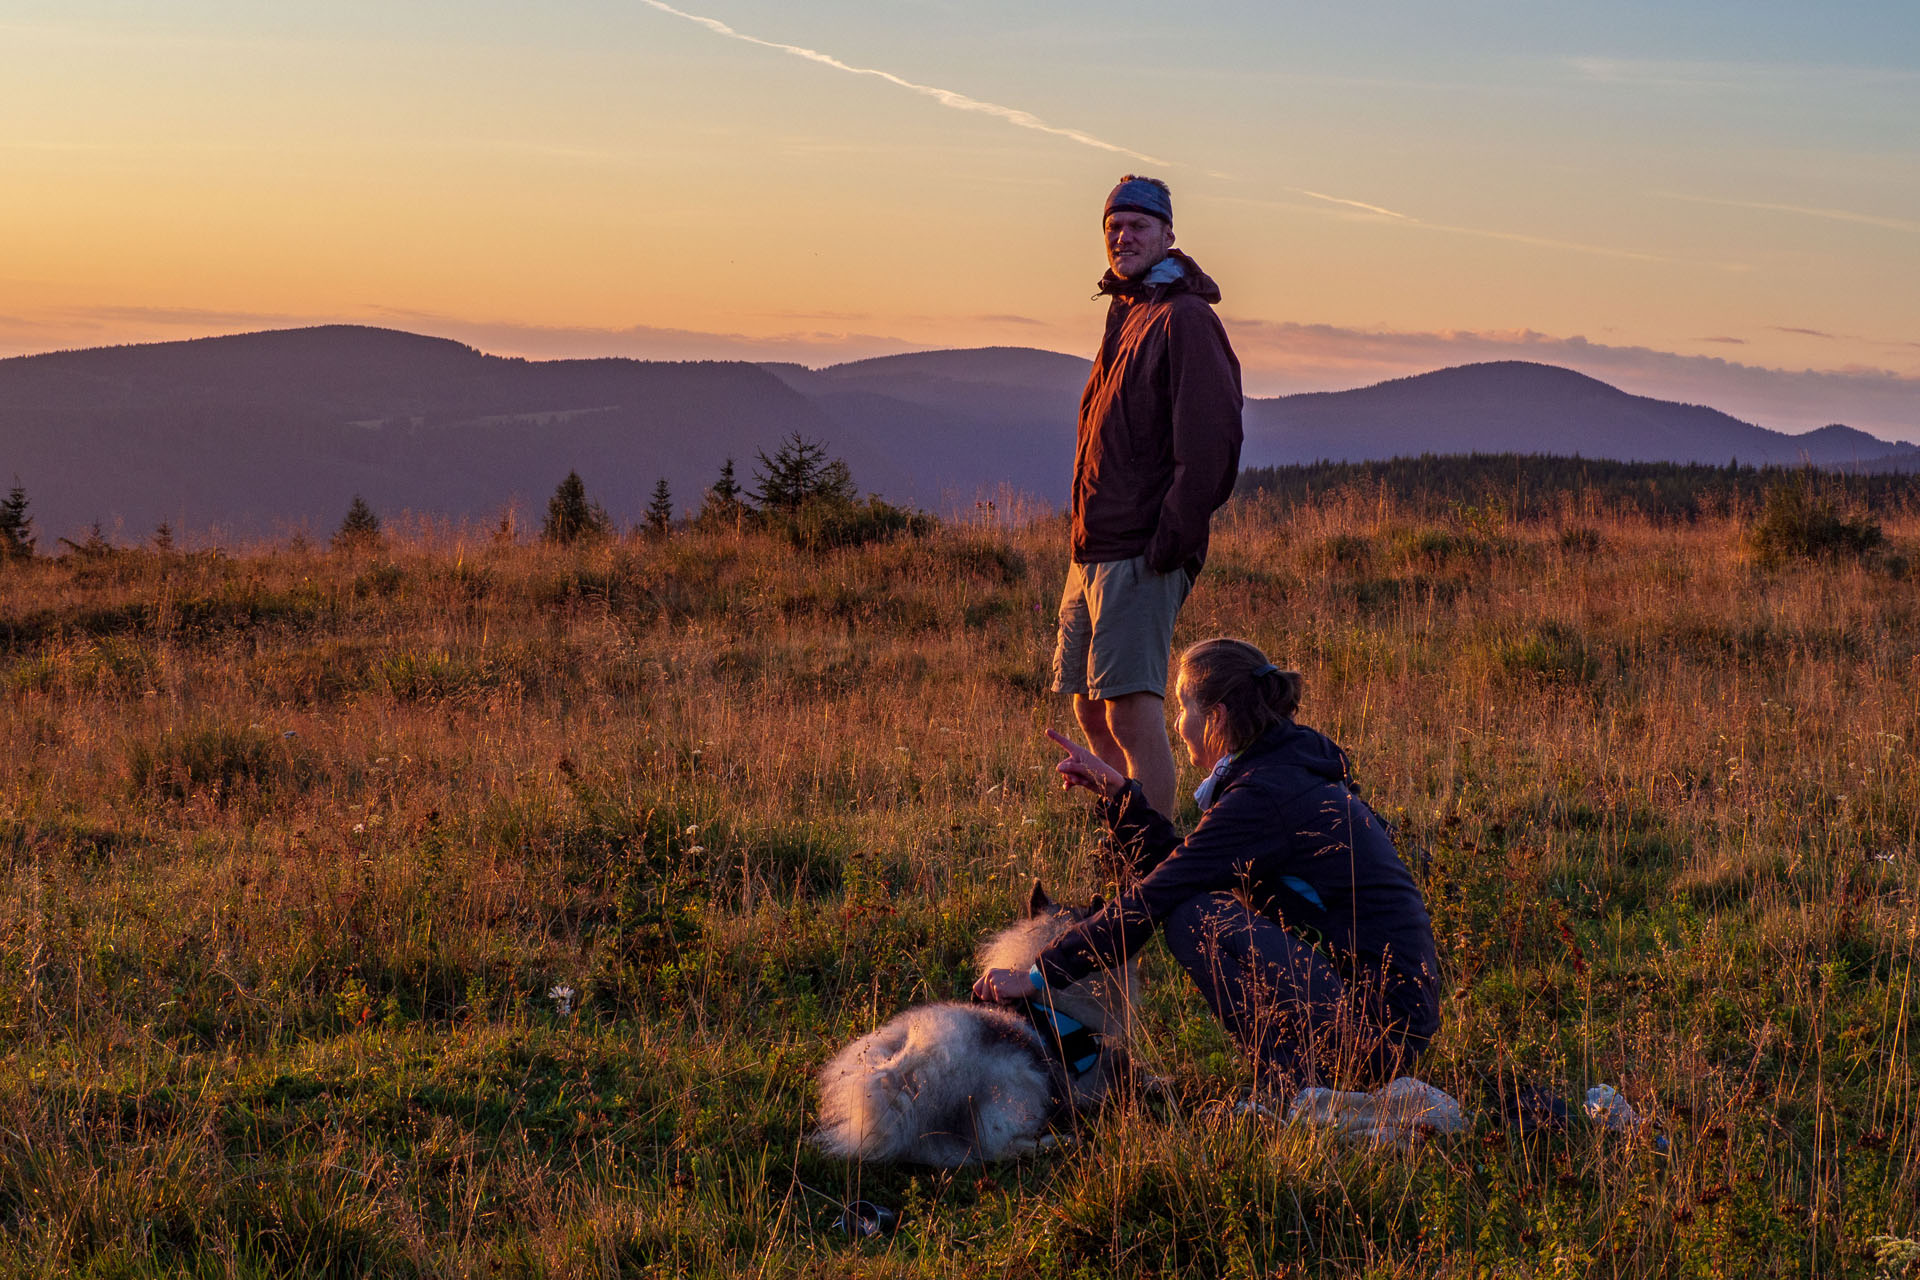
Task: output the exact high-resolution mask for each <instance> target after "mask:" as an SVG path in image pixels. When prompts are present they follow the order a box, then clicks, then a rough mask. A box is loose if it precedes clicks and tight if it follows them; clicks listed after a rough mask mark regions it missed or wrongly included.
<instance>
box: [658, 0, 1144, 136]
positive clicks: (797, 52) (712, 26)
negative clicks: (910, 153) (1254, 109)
mask: <svg viewBox="0 0 1920 1280" xmlns="http://www.w3.org/2000/svg"><path fill="white" fill-rule="evenodd" d="M640 2H641V3H642V4H644V5H647V6H648V7H650V8H654V9H658V10H659V11H660V12H662V13H670V14H672V15H673V16H674V17H676V18H682V19H685V20H686V21H688V22H692V23H697V24H698V25H700V26H703V27H705V28H706V29H707V30H709V31H711V32H713V33H714V34H715V35H722V36H726V37H727V38H728V39H729V40H739V41H742V42H743V43H746V44H753V45H759V46H760V47H761V48H763V49H773V50H776V51H778V52H780V53H786V54H791V55H792V56H794V57H796V58H805V59H806V60H807V61H809V62H817V63H819V64H820V65H821V66H823V67H832V68H833V69H834V70H835V71H845V72H847V73H848V74H849V75H856V76H872V77H873V78H874V79H876V80H884V81H886V82H887V83H888V84H891V85H897V86H899V87H900V88H902V89H908V90H911V91H912V92H914V93H918V94H921V95H923V96H925V97H928V98H932V99H933V100H934V101H935V102H938V103H939V104H940V105H941V106H943V107H951V108H953V109H954V110H955V111H974V112H978V113H980V114H982V115H988V116H992V117H994V118H995V119H998V120H1004V121H1006V122H1007V123H1008V124H1010V125H1014V126H1017V127H1018V128H1021V129H1031V130H1033V131H1034V132H1035V133H1045V134H1050V135H1052V136H1053V137H1056V138H1065V139H1067V140H1068V141H1069V142H1077V143H1079V144H1080V145H1081V146H1083V147H1094V148H1097V149H1098V150H1101V151H1110V152H1112V153H1113V154H1115V155H1122V156H1131V157H1133V158H1134V159H1135V160H1140V161H1143V162H1145V163H1147V164H1165V163H1167V162H1166V161H1164V160H1159V159H1156V158H1155V157H1153V156H1150V155H1147V154H1145V153H1143V152H1139V151H1135V150H1133V149H1131V148H1129V147H1123V146H1120V145H1118V144H1117V143H1112V142H1107V141H1104V140H1102V139H1100V138H1096V137H1094V136H1093V135H1092V134H1090V133H1082V132H1081V131H1080V130H1078V129H1066V128H1062V127H1060V126H1059V125H1051V124H1048V123H1047V122H1046V121H1044V120H1042V119H1041V118H1040V117H1038V116H1036V115H1034V114H1033V113H1032V112H1030V111H1022V110H1020V109H1019V108H1018V107H1006V106H1001V105H1000V104H999V103H997V102H983V101H981V100H980V99H979V98H970V97H968V96H967V95H966V94H964V93H956V92H954V91H953V90H952V89H942V88H939V87H937V86H935V85H930V84H919V83H917V82H915V81H912V80H906V79H903V78H901V77H900V76H897V75H894V74H893V73H892V72H891V71H881V70H879V69H878V68H876V67H856V66H853V65H852V64H851V63H846V62H842V61H840V59H838V58H836V57H834V56H832V55H831V54H826V53H821V52H820V51H819V50H817V49H807V48H803V47H802V46H800V45H797V44H781V43H780V42H779V41H777V40H762V39H761V38H760V37H759V36H750V35H748V34H747V33H746V32H744V31H736V30H734V29H733V28H732V27H730V26H728V25H727V24H726V23H724V22H722V21H720V20H719V19H718V18H703V17H701V16H700V15H699V14H697V13H688V12H687V11H686V10H684V9H676V8H674V7H673V6H672V5H670V4H665V3H662V0H640Z"/></svg>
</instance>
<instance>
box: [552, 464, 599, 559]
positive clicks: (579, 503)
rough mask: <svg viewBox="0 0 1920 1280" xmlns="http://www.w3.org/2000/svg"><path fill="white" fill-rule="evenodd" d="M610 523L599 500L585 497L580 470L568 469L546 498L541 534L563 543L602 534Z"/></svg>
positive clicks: (596, 536)
mask: <svg viewBox="0 0 1920 1280" xmlns="http://www.w3.org/2000/svg"><path fill="white" fill-rule="evenodd" d="M611 523H612V522H611V521H609V520H608V519H607V513H606V511H605V509H604V508H602V507H601V506H600V504H599V503H597V502H589V501H587V486H586V485H585V484H584V483H582V482H581V480H580V473H579V472H577V471H569V472H567V478H566V479H565V480H562V481H561V482H560V487H559V488H557V489H555V490H554V491H553V497H552V498H550V499H548V501H547V520H546V523H545V524H544V525H543V526H541V529H540V536H541V537H542V538H545V539H546V540H547V541H548V542H557V543H559V544H561V545H562V546H565V545H566V544H568V543H571V542H578V541H579V540H580V539H582V538H598V537H603V536H605V534H606V532H607V530H608V529H609V528H610V527H611Z"/></svg>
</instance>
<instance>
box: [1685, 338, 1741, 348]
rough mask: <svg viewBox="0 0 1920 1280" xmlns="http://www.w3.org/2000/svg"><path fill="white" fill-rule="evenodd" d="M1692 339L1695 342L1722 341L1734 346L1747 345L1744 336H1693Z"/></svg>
mask: <svg viewBox="0 0 1920 1280" xmlns="http://www.w3.org/2000/svg"><path fill="white" fill-rule="evenodd" d="M1694 341H1695V342H1724V343H1726V344H1727V345H1729V346H1734V347H1744V346H1746V345H1747V340H1746V339H1745V338H1695V339H1694Z"/></svg>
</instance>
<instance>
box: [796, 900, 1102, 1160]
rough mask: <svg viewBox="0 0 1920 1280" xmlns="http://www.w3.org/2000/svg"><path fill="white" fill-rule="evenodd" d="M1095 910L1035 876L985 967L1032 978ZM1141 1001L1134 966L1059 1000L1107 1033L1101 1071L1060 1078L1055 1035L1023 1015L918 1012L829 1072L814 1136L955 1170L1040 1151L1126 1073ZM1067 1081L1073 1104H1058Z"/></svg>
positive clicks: (981, 957) (989, 948)
mask: <svg viewBox="0 0 1920 1280" xmlns="http://www.w3.org/2000/svg"><path fill="white" fill-rule="evenodd" d="M1095 905H1096V906H1097V905H1098V904H1097V903H1096V904H1095ZM1092 910H1094V908H1093V907H1087V908H1082V909H1078V910H1072V909H1068V908H1065V907H1060V906H1056V905H1054V904H1053V903H1052V902H1050V901H1049V900H1048V899H1047V895H1046V890H1045V889H1043V888H1041V886H1040V882H1039V881H1037V880H1036V881H1035V882H1034V885H1033V893H1032V894H1031V896H1030V897H1029V898H1028V901H1027V914H1026V918H1025V919H1023V920H1021V921H1020V922H1019V923H1017V924H1015V925H1013V926H1012V927H1011V928H1009V929H1006V930H1004V931H1003V932H1001V933H999V934H997V935H995V936H994V937H993V938H990V939H988V941H987V942H986V943H985V944H984V945H982V946H981V948H980V950H979V952H978V954H977V956H976V959H977V960H978V962H979V965H980V971H981V972H982V973H984V972H986V971H987V970H989V969H1012V970H1015V971H1016V972H1025V971H1026V970H1027V969H1029V968H1031V967H1032V965H1033V962H1034V960H1035V959H1036V958H1037V957H1038V956H1039V955H1040V953H1041V952H1042V951H1044V950H1046V949H1047V947H1048V946H1049V945H1051V944H1052V943H1053V942H1054V941H1055V940H1056V939H1057V938H1059V937H1060V936H1061V935H1062V934H1064V933H1066V932H1067V931H1068V930H1069V929H1071V928H1073V926H1074V925H1076V924H1078V923H1079V922H1080V921H1081V920H1084V919H1085V918H1086V917H1087V916H1088V914H1090V913H1091V912H1092ZM1134 994H1135V976H1134V966H1133V965H1132V964H1129V965H1128V966H1127V968H1126V971H1125V972H1124V974H1120V975H1101V974H1095V975H1094V976H1092V977H1089V978H1087V979H1085V980H1083V981H1081V982H1079V983H1076V984H1075V985H1074V986H1072V987H1069V988H1067V989H1066V990H1064V991H1055V992H1052V993H1051V998H1052V1001H1053V1007H1054V1008H1055V1009H1056V1010H1058V1011H1059V1012H1060V1013H1063V1014H1065V1015H1066V1016H1068V1017H1069V1018H1072V1019H1073V1020H1074V1021H1076V1022H1079V1023H1081V1024H1082V1025H1084V1026H1086V1027H1087V1028H1088V1029H1090V1030H1091V1031H1093V1033H1094V1034H1095V1036H1096V1037H1097V1038H1098V1043H1099V1053H1098V1057H1097V1059H1096V1061H1095V1063H1094V1065H1093V1066H1092V1068H1090V1069H1089V1070H1088V1071H1087V1072H1086V1073H1085V1074H1083V1075H1081V1076H1078V1077H1073V1076H1071V1075H1070V1074H1067V1073H1064V1072H1061V1070H1060V1067H1059V1064H1057V1063H1055V1062H1053V1061H1052V1057H1051V1055H1052V1054H1053V1052H1054V1045H1053V1044H1051V1043H1049V1038H1048V1037H1045V1036H1043V1035H1041V1033H1040V1032H1038V1031H1036V1030H1035V1029H1034V1027H1033V1025H1032V1024H1031V1023H1029V1022H1028V1021H1027V1020H1026V1019H1025V1018H1023V1017H1021V1016H1020V1015H1019V1014H1018V1013H1016V1012H1012V1011H1010V1010H1008V1009H1005V1008H1002V1007H1000V1006H997V1005H984V1004H959V1003H949V1004H934V1005H924V1006H922V1007H920V1008H917V1009H909V1010H907V1011H906V1012H905V1013H902V1014H900V1015H899V1016H898V1017H895V1018H894V1019H893V1020H892V1021H891V1022H888V1023H887V1024H886V1025H885V1026H883V1027H881V1028H879V1029H878V1030H876V1031H873V1032H870V1033H869V1034H867V1035H864V1036H862V1037H861V1038H860V1039H858V1040H856V1041H854V1042H853V1043H852V1044H850V1045H848V1046H847V1047H846V1048H845V1049H842V1050H841V1051H840V1052H839V1053H838V1054H837V1055H835V1057H834V1058H833V1060H832V1061H831V1062H829V1063H827V1065H826V1066H825V1067H823V1068H822V1069H821V1071H820V1080H819V1084H820V1129H819V1132H817V1133H816V1134H815V1135H814V1141H815V1142H816V1143H817V1144H818V1145H819V1146H820V1147H822V1148H823V1149H825V1150H826V1151H829V1152H831V1153H832V1154H834V1155H837V1156H842V1157H844V1158H846V1159H849V1160H873V1161H900V1162H905V1163H909V1164H929V1165H941V1166H946V1167H954V1166H958V1165H964V1164H974V1163H981V1164H985V1163H989V1162H992V1161H995V1160H1004V1159H1007V1158H1009V1157H1012V1156H1018V1155H1021V1154H1024V1153H1026V1152H1029V1151H1032V1150H1034V1149H1035V1148H1036V1147H1038V1146H1039V1145H1040V1144H1041V1140H1042V1137H1043V1136H1044V1135H1045V1133H1046V1131H1047V1128H1048V1127H1049V1125H1050V1124H1051V1123H1052V1122H1053V1120H1054V1118H1055V1116H1056V1114H1058V1113H1060V1112H1064V1111H1087V1110H1091V1109H1093V1108H1095V1107H1098V1106H1099V1105H1100V1103H1101V1101H1102V1100H1103V1099H1104V1098H1105V1097H1106V1095H1107V1092H1108V1090H1109V1089H1110V1088H1112V1087H1113V1086H1114V1084H1115V1083H1116V1082H1117V1080H1118V1078H1119V1076H1120V1075H1121V1073H1122V1072H1123V1071H1124V1070H1125V1054H1124V1051H1123V1043H1124V1040H1125V1028H1126V1019H1127V1013H1128V1010H1129V1008H1130V1007H1131V1005H1132V1003H1133V999H1134ZM1062 1075H1064V1076H1065V1078H1066V1079H1067V1082H1068V1088H1067V1090H1066V1093H1067V1094H1068V1096H1067V1097H1066V1098H1059V1097H1057V1094H1058V1092H1059V1089H1058V1086H1057V1085H1056V1079H1058V1078H1060V1077H1061V1076H1062Z"/></svg>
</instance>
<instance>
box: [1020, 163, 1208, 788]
mask: <svg viewBox="0 0 1920 1280" xmlns="http://www.w3.org/2000/svg"><path fill="white" fill-rule="evenodd" d="M1103 226H1104V231H1105V236H1106V244H1107V266H1108V270H1107V274H1106V275H1105V276H1104V277H1102V278H1101V281H1100V292H1101V293H1104V294H1106V295H1107V296H1108V297H1109V299H1110V301H1109V302H1108V304H1107V331H1106V336H1105V337H1104V338H1103V339H1102V340H1101V343H1100V354H1099V356H1098V357H1096V358H1095V360H1094V362H1093V374H1092V376H1091V377H1089V378H1088V379H1087V389H1086V391H1085V392H1084V393H1082V395H1081V397H1080V434H1079V443H1078V447H1077V449H1076V451H1075V454H1074V460H1073V563H1072V564H1071V565H1069V566H1068V568H1067V585H1066V590H1065V591H1064V592H1063V593H1062V595H1061V597H1060V631H1059V638H1058V641H1057V643H1056V645H1055V648H1054V655H1053V688H1054V692H1056V693H1070V694H1072V695H1073V713H1074V717H1075V718H1076V719H1077V720H1079V722H1080V727H1081V729H1082V730H1083V731H1084V732H1085V733H1086V735H1087V741H1088V745H1089V746H1091V747H1092V749H1093V752H1094V754H1095V755H1097V756H1099V757H1100V758H1101V759H1102V760H1104V761H1105V762H1106V763H1107V764H1109V765H1111V766H1113V767H1114V768H1115V769H1118V770H1119V771H1120V772H1121V773H1123V774H1125V775H1126V776H1127V777H1130V778H1134V779H1136V780H1138V781H1139V783H1140V786H1141V789H1142V790H1144V791H1145V792H1146V796H1147V800H1148V801H1149V802H1150V803H1151V804H1152V805H1153V807H1154V808H1155V809H1156V810H1158V811H1159V812H1160V813H1162V814H1166V815H1169V816H1170V815H1171V814H1172V813H1173V811H1174V809H1173V805H1174V783H1175V773H1174V763H1173V748H1172V747H1171V745H1169V743H1168V740H1167V720H1166V711H1165V707H1164V699H1165V698H1166V692H1167V659H1168V653H1169V651H1170V650H1171V648H1172V646H1173V620H1174V617H1175V616H1176V615H1177V614H1178V613H1179V612H1180V606H1181V605H1182V604H1184V603H1185V602H1186V598H1187V592H1189V591H1190V590H1192V588H1193V581H1194V578H1195V577H1196V576H1197V575H1198V574H1199V572H1200V565H1201V563H1202V562H1203V561H1204V560H1205V559H1206V554H1207V521H1208V520H1209V519H1210V518H1211V517H1212V515H1213V513H1214V512H1215V511H1216V510H1217V509H1219V507H1220V505H1221V504H1222V503H1224V502H1225V501H1226V500H1227V498H1228V497H1229V496H1231V495H1232V493H1233V482H1234V477H1235V475H1236V474H1237V472H1238V469H1239V465H1240V361H1239V360H1238V359H1237V358H1236V357H1235V356H1234V354H1233V348H1232V347H1231V346H1229V345H1228V343H1227V331H1226V329H1225V328H1223V327H1222V326H1221V324H1220V319H1219V317H1218V316H1216V315H1214V313H1213V306H1212V304H1213V303H1216V302H1218V301H1220V290H1219V288H1218V286H1216V285H1215V284H1214V283H1213V281H1212V280H1211V279H1209V278H1208V276H1207V275H1206V273H1205V272H1203V271H1201V270H1200V268H1199V266H1198V265H1197V264H1196V263H1195V262H1194V261H1193V259H1192V258H1189V257H1188V256H1187V255H1186V254H1184V253H1181V252H1180V251H1179V250H1177V249H1175V248H1174V247H1173V193H1172V192H1170V191H1169V190H1168V189H1167V184H1166V183H1164V182H1162V181H1160V180H1159V179H1158V178H1139V177H1135V176H1133V175H1132V174H1129V175H1127V176H1126V177H1124V178H1122V179H1121V180H1120V185H1119V186H1117V187H1115V188H1114V189H1113V191H1112V192H1111V193H1110V194H1109V195H1108V196H1107V206H1106V209H1105V212H1104V218H1103Z"/></svg>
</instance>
